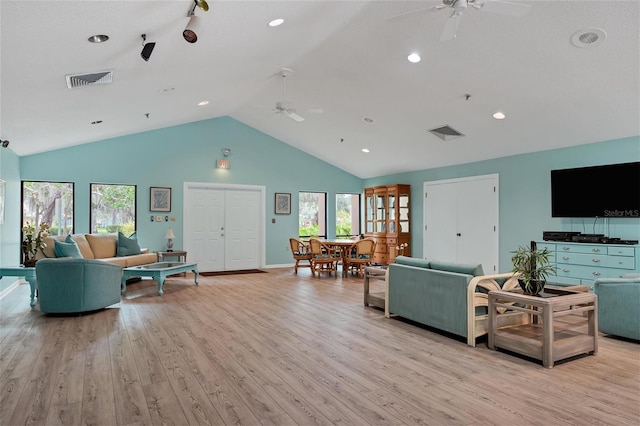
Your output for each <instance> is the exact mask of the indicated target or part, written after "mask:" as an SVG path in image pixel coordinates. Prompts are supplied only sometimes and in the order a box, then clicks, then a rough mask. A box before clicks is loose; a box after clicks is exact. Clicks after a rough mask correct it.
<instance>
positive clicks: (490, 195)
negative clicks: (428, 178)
mask: <svg viewBox="0 0 640 426" xmlns="http://www.w3.org/2000/svg"><path fill="white" fill-rule="evenodd" d="M424 192H425V200H424V223H425V231H424V239H423V241H424V246H423V253H424V257H425V259H433V260H442V261H449V262H459V263H467V264H476V265H477V264H478V263H482V269H483V270H484V273H485V274H491V273H496V272H499V270H498V257H499V253H498V220H499V217H498V175H485V176H475V177H472V178H462V179H448V180H443V181H434V182H425V184H424Z"/></svg>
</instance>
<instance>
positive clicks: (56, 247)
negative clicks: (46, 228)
mask: <svg viewBox="0 0 640 426" xmlns="http://www.w3.org/2000/svg"><path fill="white" fill-rule="evenodd" d="M53 252H54V253H55V254H56V257H72V258H74V259H82V253H80V249H79V248H78V244H76V242H75V241H73V238H71V235H67V238H66V239H65V240H64V242H61V241H57V240H53Z"/></svg>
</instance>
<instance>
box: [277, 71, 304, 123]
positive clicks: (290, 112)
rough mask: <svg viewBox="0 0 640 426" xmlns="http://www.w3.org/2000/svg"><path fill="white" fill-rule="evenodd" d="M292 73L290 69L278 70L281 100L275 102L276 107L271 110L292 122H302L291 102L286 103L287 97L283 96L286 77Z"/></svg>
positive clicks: (302, 119) (302, 118)
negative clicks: (280, 81) (280, 82)
mask: <svg viewBox="0 0 640 426" xmlns="http://www.w3.org/2000/svg"><path fill="white" fill-rule="evenodd" d="M293 72H294V71H293V70H292V69H290V68H280V73H279V75H280V77H282V100H281V101H278V102H276V106H275V108H273V111H275V113H276V114H283V115H286V116H287V117H289V118H290V119H292V120H294V121H297V122H301V121H304V117H301V116H300V115H298V114H297V113H296V110H295V108H293V103H292V102H291V101H287V97H286V95H285V90H286V80H287V76H288V75H290V74H291V73H293Z"/></svg>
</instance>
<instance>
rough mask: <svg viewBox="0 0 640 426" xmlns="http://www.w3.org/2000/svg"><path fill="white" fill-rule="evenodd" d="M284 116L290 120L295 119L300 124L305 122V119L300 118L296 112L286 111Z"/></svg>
mask: <svg viewBox="0 0 640 426" xmlns="http://www.w3.org/2000/svg"><path fill="white" fill-rule="evenodd" d="M284 114H285V115H286V116H287V117H289V118H291V119H293V120H295V121H297V122H298V123H299V122H301V121H304V118H303V117H300V116H299V115H298V114H296V112H295V111H284Z"/></svg>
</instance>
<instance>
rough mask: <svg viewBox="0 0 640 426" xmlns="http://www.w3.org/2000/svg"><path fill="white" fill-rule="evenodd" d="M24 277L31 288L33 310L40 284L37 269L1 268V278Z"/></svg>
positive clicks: (21, 267)
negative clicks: (37, 279)
mask: <svg viewBox="0 0 640 426" xmlns="http://www.w3.org/2000/svg"><path fill="white" fill-rule="evenodd" d="M5 276H6V277H24V279H25V280H27V282H28V283H29V286H30V287H31V302H30V303H29V304H30V305H31V307H32V308H33V307H34V306H35V305H36V299H35V295H36V288H37V286H38V283H37V281H36V268H26V267H24V266H7V267H0V277H5Z"/></svg>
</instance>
